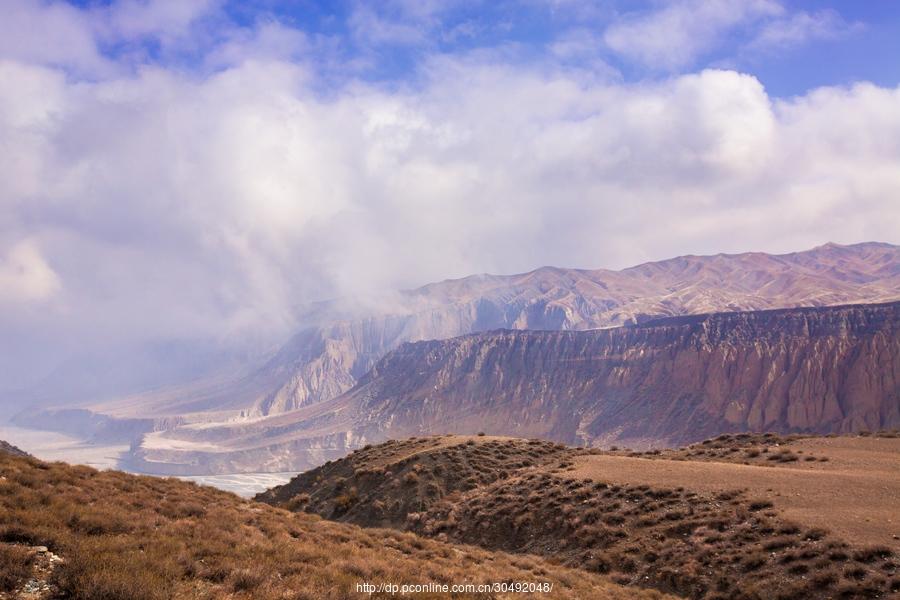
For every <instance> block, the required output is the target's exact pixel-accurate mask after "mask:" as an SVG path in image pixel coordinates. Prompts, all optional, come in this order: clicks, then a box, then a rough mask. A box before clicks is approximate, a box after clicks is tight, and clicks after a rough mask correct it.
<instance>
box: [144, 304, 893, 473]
mask: <svg viewBox="0 0 900 600" xmlns="http://www.w3.org/2000/svg"><path fill="white" fill-rule="evenodd" d="M897 426H900V302H897V303H889V304H881V305H856V306H841V307H824V308H800V309H784V310H772V311H755V312H742V313H719V314H710V315H698V316H688V317H674V318H666V319H660V320H656V321H649V322H646V323H643V324H641V325H633V326H627V327H618V328H611V329H603V330H592V331H514V330H503V331H493V332H487V333H481V334H473V335H468V336H463V337H459V338H453V339H449V340H438V341H425V342H416V343H407V344H403V345H401V346H400V347H399V348H397V349H396V350H394V351H393V352H391V353H389V354H388V355H387V356H385V357H384V358H383V359H382V360H381V361H379V362H378V363H377V364H376V365H375V366H374V368H373V369H372V370H371V371H370V372H369V373H367V374H366V375H365V376H363V377H362V378H361V379H360V381H359V383H358V384H357V385H356V386H355V387H354V388H353V389H351V390H350V391H349V392H347V393H345V394H343V395H341V396H339V397H337V398H333V399H331V400H328V401H324V402H319V403H317V404H313V405H309V406H306V407H303V408H301V409H298V410H295V411H291V412H289V413H285V414H281V415H276V416H272V417H268V418H262V419H251V420H249V421H246V422H241V423H234V424H228V425H223V426H221V427H211V426H203V427H193V428H192V427H190V426H188V427H182V428H175V429H173V430H170V431H166V432H160V433H159V434H154V435H156V436H157V437H156V438H155V439H151V440H149V443H145V444H144V445H143V446H142V447H140V448H138V449H137V450H136V452H135V453H134V454H133V456H132V459H133V462H132V463H131V466H132V467H134V468H137V469H150V467H156V468H158V467H159V466H160V465H161V463H169V465H170V466H169V467H167V468H168V469H174V468H175V467H172V466H171V465H173V464H175V463H178V464H179V465H182V466H180V467H178V469H180V470H175V472H190V471H191V470H195V471H213V472H215V471H225V470H227V469H231V470H235V469H237V470H239V469H241V468H242V465H243V467H244V468H245V467H246V466H247V465H250V464H255V465H256V466H255V467H254V468H256V469H260V468H262V470H301V469H305V468H309V467H310V466H314V465H316V464H318V463H320V462H321V461H322V460H323V459H325V458H327V459H330V458H334V457H336V456H340V455H341V454H342V453H345V452H347V451H348V450H350V449H352V448H355V447H359V446H362V445H364V444H366V443H371V442H376V441H381V440H385V439H388V438H401V437H406V436H418V435H423V434H438V433H459V434H474V433H477V432H481V431H484V432H486V433H488V434H495V435H509V436H515V437H541V438H546V439H551V440H555V441H560V442H564V443H568V444H576V445H591V446H610V445H613V444H617V445H624V446H630V447H634V448H647V447H651V446H672V445H681V444H686V443H690V442H694V441H698V440H702V439H705V438H709V437H714V436H716V435H719V434H721V433H726V432H736V431H775V432H783V433H787V432H814V433H830V432H847V431H853V430H860V429H870V430H875V429H881V428H888V427H897ZM145 442H146V440H145ZM209 445H213V451H210V452H204V451H197V450H196V449H197V448H203V447H208V446H209Z"/></svg>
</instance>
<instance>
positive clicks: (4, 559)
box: [0, 544, 34, 592]
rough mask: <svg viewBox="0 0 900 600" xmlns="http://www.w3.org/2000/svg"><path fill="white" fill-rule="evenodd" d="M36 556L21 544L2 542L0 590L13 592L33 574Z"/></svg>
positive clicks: (0, 545) (0, 552)
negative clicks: (32, 568) (14, 544)
mask: <svg viewBox="0 0 900 600" xmlns="http://www.w3.org/2000/svg"><path fill="white" fill-rule="evenodd" d="M33 562H34V556H33V555H32V553H31V552H29V551H28V550H26V549H25V548H22V547H21V546H12V545H9V544H0V592H11V591H13V590H15V589H16V588H17V587H18V586H19V585H20V584H22V583H23V582H24V581H25V580H26V579H27V578H28V576H29V575H30V574H31V566H32V563H33Z"/></svg>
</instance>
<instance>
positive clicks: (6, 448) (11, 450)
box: [0, 440, 30, 456]
mask: <svg viewBox="0 0 900 600" xmlns="http://www.w3.org/2000/svg"><path fill="white" fill-rule="evenodd" d="M0 452H4V453H6V454H12V455H13V456H30V454H28V453H27V452H25V451H24V450H20V449H19V448H16V447H15V446H13V445H12V444H10V443H9V442H5V441H3V440H0Z"/></svg>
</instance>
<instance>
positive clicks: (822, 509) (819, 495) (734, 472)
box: [566, 437, 900, 550]
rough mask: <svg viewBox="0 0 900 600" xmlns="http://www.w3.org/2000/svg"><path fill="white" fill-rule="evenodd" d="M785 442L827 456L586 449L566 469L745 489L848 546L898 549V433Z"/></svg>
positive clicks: (637, 480) (646, 481) (606, 477)
mask: <svg viewBox="0 0 900 600" xmlns="http://www.w3.org/2000/svg"><path fill="white" fill-rule="evenodd" d="M785 447H787V448H790V450H791V451H792V452H793V453H795V454H799V455H801V456H802V455H808V456H809V455H811V456H817V457H827V461H820V460H815V461H808V462H807V461H805V460H797V461H792V462H776V461H772V462H770V463H768V464H766V465H756V464H753V465H744V464H737V463H733V462H714V461H702V462H701V461H694V460H659V459H649V458H635V457H625V456H610V455H588V456H580V457H576V458H574V459H573V462H574V467H575V468H574V470H571V471H567V472H566V474H567V475H569V476H572V477H587V478H591V479H595V480H597V481H605V482H611V483H619V484H627V485H655V486H668V487H685V488H690V489H691V490H694V491H697V492H720V491H727V490H734V489H744V488H746V489H747V492H746V493H747V494H748V496H750V497H759V498H765V499H767V500H770V501H771V502H772V503H773V504H774V505H775V508H776V509H777V510H778V511H779V512H781V513H782V515H783V516H784V517H785V518H786V519H789V520H792V521H796V522H798V523H801V524H803V525H806V526H809V527H822V528H825V529H828V530H830V531H831V532H833V533H834V534H836V535H838V536H840V537H841V538H843V539H845V540H846V541H848V542H850V543H851V544H854V545H860V546H863V545H876V544H883V545H889V546H891V547H892V548H894V549H895V550H900V438H876V437H835V438H809V439H800V440H796V441H793V442H790V443H789V444H787V445H785Z"/></svg>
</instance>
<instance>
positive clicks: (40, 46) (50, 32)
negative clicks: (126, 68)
mask: <svg viewBox="0 0 900 600" xmlns="http://www.w3.org/2000/svg"><path fill="white" fill-rule="evenodd" d="M0 10H2V13H3V17H2V18H0V57H3V58H7V59H16V60H20V61H26V62H35V63H39V64H47V65H54V66H61V67H67V68H69V69H72V70H75V71H77V72H79V73H82V74H84V73H91V74H94V73H101V72H102V73H109V72H110V71H111V70H113V68H114V65H113V64H112V63H111V62H110V61H108V60H107V59H106V58H104V57H103V56H102V55H101V53H100V52H99V50H98V48H97V44H96V42H95V39H94V33H95V32H94V23H93V21H92V20H91V18H90V17H89V15H88V14H86V13H85V12H83V11H80V10H78V9H76V8H74V7H72V6H70V5H69V4H67V3H65V2H48V1H45V0H3V2H2V3H0Z"/></svg>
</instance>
